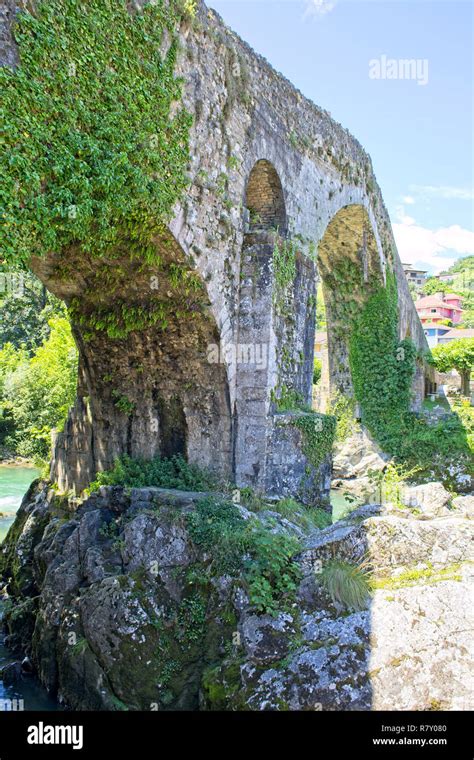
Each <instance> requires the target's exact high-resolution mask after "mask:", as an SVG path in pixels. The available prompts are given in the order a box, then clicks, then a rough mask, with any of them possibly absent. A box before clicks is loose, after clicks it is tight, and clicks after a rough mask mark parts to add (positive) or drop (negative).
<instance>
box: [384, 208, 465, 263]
mask: <svg viewBox="0 0 474 760" xmlns="http://www.w3.org/2000/svg"><path fill="white" fill-rule="evenodd" d="M397 218H398V221H397V222H396V223H395V224H394V225H393V232H394V235H395V241H396V243H397V248H398V252H399V254H400V258H401V260H402V261H403V262H406V263H408V264H415V265H416V266H420V267H424V268H426V269H427V270H428V271H430V272H433V274H437V273H438V272H441V271H442V270H443V269H447V268H448V267H450V266H451V265H452V264H454V262H455V261H456V259H457V258H459V256H466V255H469V254H474V232H471V231H470V230H466V229H463V228H462V227H460V226H459V225H458V224H453V225H451V226H450V227H440V228H438V229H437V230H430V229H428V228H427V227H421V226H420V225H419V224H416V221H415V220H414V219H413V217H411V216H405V215H404V214H403V210H401V211H400V210H399V212H398V214H397Z"/></svg>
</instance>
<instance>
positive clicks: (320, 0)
mask: <svg viewBox="0 0 474 760" xmlns="http://www.w3.org/2000/svg"><path fill="white" fill-rule="evenodd" d="M336 2H337V0H306V11H305V14H304V15H305V16H325V15H326V13H330V12H331V11H332V9H333V8H334V7H335V5H336Z"/></svg>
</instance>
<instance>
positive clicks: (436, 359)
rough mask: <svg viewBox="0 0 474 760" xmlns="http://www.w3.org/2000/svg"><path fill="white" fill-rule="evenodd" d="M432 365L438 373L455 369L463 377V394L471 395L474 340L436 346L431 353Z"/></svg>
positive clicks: (468, 339)
mask: <svg viewBox="0 0 474 760" xmlns="http://www.w3.org/2000/svg"><path fill="white" fill-rule="evenodd" d="M431 363H432V364H434V366H435V367H436V369H437V370H438V372H449V370H451V369H455V370H456V371H457V372H459V374H460V375H461V392H462V394H463V396H469V395H470V377H471V372H472V369H473V367H474V338H460V339H459V340H452V341H450V342H449V343H441V344H440V345H439V346H435V348H433V350H432V352H431Z"/></svg>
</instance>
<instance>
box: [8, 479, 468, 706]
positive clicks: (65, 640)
mask: <svg viewBox="0 0 474 760" xmlns="http://www.w3.org/2000/svg"><path fill="white" fill-rule="evenodd" d="M432 490H433V489H432ZM434 490H435V491H436V494H434V495H433V494H432V498H433V499H438V500H439V499H444V501H443V504H442V505H441V504H439V509H435V508H434V507H433V508H432V509H428V510H424V511H423V510H422V509H420V504H419V503H418V502H415V501H414V502H413V505H412V506H407V507H405V508H397V507H392V506H391V505H385V506H384V507H383V508H382V507H381V506H379V505H368V506H364V507H360V508H358V509H356V510H355V511H354V512H353V513H352V514H351V515H350V516H348V517H347V518H345V519H344V520H341V521H339V522H337V523H335V524H334V525H332V526H329V527H327V528H323V529H317V528H316V527H314V525H310V524H308V522H307V521H306V520H303V519H302V515H299V514H298V512H297V511H296V512H295V516H294V519H292V518H290V519H288V516H285V517H284V516H282V515H281V514H279V513H278V512H277V511H274V510H272V509H271V508H269V509H268V510H263V511H262V510H260V511H259V512H257V513H255V514H254V513H252V512H251V511H250V510H249V509H247V508H244V507H242V506H239V505H233V504H229V503H227V504H225V503H224V502H222V500H219V499H213V498H212V496H209V495H203V494H196V493H186V492H177V491H174V492H173V491H165V490H163V489H151V488H150V489H131V490H130V489H123V488H117V487H115V488H101V490H100V492H98V493H96V494H93V495H92V496H91V497H90V498H88V499H87V500H86V501H85V502H84V503H83V504H82V505H80V506H79V507H77V504H76V505H74V504H71V503H68V502H67V500H66V499H64V498H61V497H59V496H57V495H55V494H54V493H53V492H52V491H51V490H49V489H48V484H45V483H43V484H41V483H38V482H37V483H36V484H34V485H33V486H32V487H31V488H30V490H29V492H28V494H27V495H26V496H25V499H24V501H23V504H22V506H21V508H20V510H19V513H18V516H17V519H16V521H15V524H14V525H13V527H12V529H11V530H10V533H9V536H8V538H7V541H6V542H5V544H4V547H3V549H2V554H1V559H0V566H1V572H2V576H3V579H4V581H5V583H6V591H7V592H8V594H9V598H10V601H11V604H10V609H9V611H8V612H7V613H6V615H5V625H6V630H7V634H8V635H7V643H8V644H9V646H10V647H12V648H13V649H14V650H15V651H16V652H17V653H18V660H19V661H21V659H22V658H23V657H24V656H25V655H26V656H28V657H29V660H30V661H31V662H32V664H33V666H34V668H35V670H36V672H37V673H38V676H39V678H40V680H41V682H42V683H43V684H44V685H45V686H46V687H47V689H48V690H49V692H50V693H51V694H54V695H57V697H58V699H59V700H60V701H61V702H62V703H64V704H65V705H67V706H70V707H72V708H74V709H79V710H85V709H96V710H121V709H131V710H139V709H142V710H149V709H165V710H166V709H192V710H198V709H201V710H212V709H225V710H236V709H244V710H264V709H272V710H282V709H290V710H296V709H323V710H353V709H359V710H370V709H389V710H406V709H418V710H427V709H472V707H473V706H474V704H473V702H472V693H471V691H470V683H471V680H470V678H469V659H468V654H469V651H470V647H471V644H470V637H469V630H472V623H473V621H472V618H471V612H470V606H469V605H468V604H467V599H468V595H469V594H470V593H471V589H472V586H471V580H472V564H471V562H472V559H473V557H472V549H471V547H472V536H473V523H472V520H471V519H470V516H472V511H473V507H474V504H473V502H474V499H473V497H462V499H461V501H459V500H458V501H457V503H456V504H453V502H452V501H451V500H449V498H448V499H446V497H445V494H446V492H444V494H442V492H441V491H440V489H439V488H435V489H434ZM443 490H444V489H443ZM448 497H449V494H448ZM221 535H224V536H226V537H227V540H228V543H227V544H226V543H225V542H224V543H222V544H220V543H219V540H218V538H217V537H218V536H221ZM229 536H233V537H234V540H231V539H230V538H229ZM239 537H240V538H239ZM237 538H238V539H239V540H236V539H237ZM290 549H291V552H290V553H291V557H289V554H288V552H289V551H290ZM239 552H240V554H241V556H240V555H239ZM273 563H276V564H273ZM341 567H342V570H341ZM328 568H329V570H330V572H328ZM339 570H341V572H342V579H341V573H339V575H338V572H339ZM354 578H355V581H354ZM331 579H332V580H331ZM335 579H336V580H337V579H338V581H337V583H334V581H335ZM354 583H355V584H356V586H357V584H358V593H357V594H355V595H354V593H353V591H354V588H353V587H354ZM364 589H365V590H366V593H365V591H364ZM356 590H357V589H356ZM268 608H270V609H268Z"/></svg>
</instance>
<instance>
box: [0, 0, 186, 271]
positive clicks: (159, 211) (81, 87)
mask: <svg viewBox="0 0 474 760" xmlns="http://www.w3.org/2000/svg"><path fill="white" fill-rule="evenodd" d="M190 6H192V4H190V3H177V2H174V1H173V2H170V3H166V2H164V0H156V2H153V3H152V4H149V5H146V6H145V7H144V8H143V9H142V10H141V11H129V10H128V9H127V3H126V2H125V0H87V2H80V0H49V1H48V2H40V3H39V4H38V6H37V8H36V10H35V11H34V13H28V12H25V11H21V12H20V13H19V14H18V17H17V20H16V23H15V27H14V35H15V39H16V42H17V43H18V46H19V53H20V65H19V66H18V67H17V68H16V69H15V70H11V69H9V68H7V67H4V68H2V69H0V100H1V103H2V106H1V112H0V116H1V119H2V122H3V123H4V125H5V138H4V148H3V151H2V158H1V171H2V175H3V187H4V189H3V192H2V202H3V210H2V216H3V221H4V224H3V233H2V239H1V241H0V242H1V248H2V251H3V252H4V253H3V255H4V258H5V259H6V260H7V261H8V262H10V263H13V264H18V263H21V262H25V263H27V262H28V260H29V258H30V256H31V255H40V256H41V255H43V254H45V253H51V252H52V253H60V254H63V255H64V254H66V255H67V251H68V249H72V248H73V247H74V248H76V249H77V248H78V247H80V248H81V250H82V251H84V252H86V253H88V254H89V255H90V256H91V257H95V258H99V257H101V256H103V255H104V254H107V255H108V256H110V255H114V254H115V255H116V256H119V255H120V252H122V254H123V252H124V250H125V251H127V253H128V254H129V255H131V256H134V255H136V256H139V257H143V258H144V259H145V260H146V261H148V262H150V260H153V259H154V256H155V255H156V253H155V246H154V245H153V239H154V238H155V236H157V235H159V233H160V231H162V229H163V224H164V223H165V222H166V221H167V220H168V218H169V217H170V215H171V212H172V208H173V205H174V204H175V202H176V201H177V200H178V198H179V197H180V195H181V193H182V191H183V190H184V188H185V187H186V185H187V177H186V167H187V162H188V134H189V127H190V124H191V117H190V115H189V114H188V113H186V111H185V110H184V109H183V108H180V109H178V111H177V113H176V114H175V115H174V116H173V117H171V115H170V112H171V106H172V104H173V103H174V102H176V101H178V102H179V101H180V99H181V89H182V83H181V81H180V80H179V79H177V78H176V77H175V76H174V74H173V71H174V66H175V61H176V54H177V35H176V28H177V25H178V23H179V21H180V19H181V18H182V16H183V14H184V15H189V12H190ZM191 10H192V8H191ZM165 30H167V31H168V33H169V35H170V38H171V44H170V45H169V47H168V50H167V52H166V53H165V54H163V55H162V54H161V53H160V50H161V45H162V40H163V32H164V31H165Z"/></svg>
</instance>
